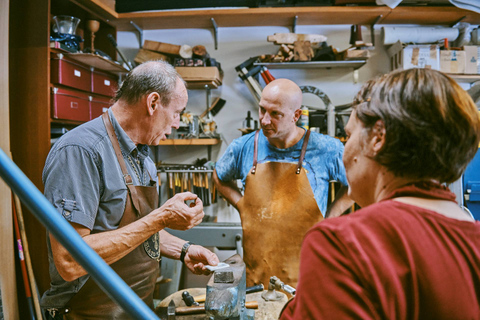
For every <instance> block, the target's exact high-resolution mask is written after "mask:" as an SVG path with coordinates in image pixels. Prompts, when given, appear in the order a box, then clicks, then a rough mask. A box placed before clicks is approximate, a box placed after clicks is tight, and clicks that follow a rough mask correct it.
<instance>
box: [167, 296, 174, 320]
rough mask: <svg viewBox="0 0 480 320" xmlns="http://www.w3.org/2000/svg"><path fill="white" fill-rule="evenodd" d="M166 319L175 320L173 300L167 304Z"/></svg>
mask: <svg viewBox="0 0 480 320" xmlns="http://www.w3.org/2000/svg"><path fill="white" fill-rule="evenodd" d="M167 319H168V320H175V302H173V299H172V300H170V303H169V304H168V308H167Z"/></svg>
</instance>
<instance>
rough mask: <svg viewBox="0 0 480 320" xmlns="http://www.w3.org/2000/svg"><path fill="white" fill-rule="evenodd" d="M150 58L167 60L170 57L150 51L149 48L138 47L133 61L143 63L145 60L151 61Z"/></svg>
mask: <svg viewBox="0 0 480 320" xmlns="http://www.w3.org/2000/svg"><path fill="white" fill-rule="evenodd" d="M152 60H164V61H169V60H170V59H169V58H168V57H167V56H166V55H164V54H161V53H158V52H154V51H150V50H146V49H140V50H139V51H138V53H137V56H136V57H135V59H134V60H133V61H135V62H136V63H139V64H141V63H144V62H147V61H152Z"/></svg>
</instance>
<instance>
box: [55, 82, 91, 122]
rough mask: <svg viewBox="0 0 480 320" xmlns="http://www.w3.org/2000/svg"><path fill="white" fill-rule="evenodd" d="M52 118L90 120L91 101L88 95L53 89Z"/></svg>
mask: <svg viewBox="0 0 480 320" xmlns="http://www.w3.org/2000/svg"><path fill="white" fill-rule="evenodd" d="M52 118H54V119H63V120H75V121H88V120H90V101H89V96H88V95H87V94H86V93H83V92H78V91H74V90H67V89H61V88H53V89H52Z"/></svg>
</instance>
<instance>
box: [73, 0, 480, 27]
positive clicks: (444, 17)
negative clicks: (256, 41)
mask: <svg viewBox="0 0 480 320" xmlns="http://www.w3.org/2000/svg"><path fill="white" fill-rule="evenodd" d="M76 1H79V0H76ZM97 1H98V0H97ZM81 2H88V1H87V0H83V1H81ZM295 16H297V17H298V19H297V25H335V24H360V25H372V24H373V23H374V22H375V21H377V19H378V18H379V17H380V19H379V20H378V21H377V23H378V24H423V25H453V24H454V23H455V22H457V21H459V20H460V19H462V18H463V17H465V18H463V20H462V21H464V22H469V23H471V24H480V14H478V13H475V12H472V11H468V10H463V9H460V8H457V7H454V6H445V7H397V8H395V9H390V8H388V7H386V6H357V7H340V6H338V7H335V6H332V7H282V8H279V7H277V8H247V9H245V8H239V9H205V10H178V11H171V10H170V11H146V12H130V13H119V14H117V18H116V19H114V20H112V21H110V23H112V24H114V25H115V26H116V27H117V30H118V31H134V30H135V29H134V28H133V26H132V25H131V23H130V21H133V22H134V23H135V24H137V25H138V26H139V27H140V28H142V29H144V30H154V29H177V28H178V29H184V28H206V29H211V28H213V26H212V22H211V18H214V19H215V22H216V23H217V25H218V27H249V26H284V27H291V26H292V25H293V21H294V19H295Z"/></svg>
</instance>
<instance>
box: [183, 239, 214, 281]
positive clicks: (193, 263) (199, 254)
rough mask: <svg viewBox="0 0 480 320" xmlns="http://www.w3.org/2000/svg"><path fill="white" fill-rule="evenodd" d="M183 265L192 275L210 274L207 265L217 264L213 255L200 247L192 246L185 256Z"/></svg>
mask: <svg viewBox="0 0 480 320" xmlns="http://www.w3.org/2000/svg"><path fill="white" fill-rule="evenodd" d="M184 261H185V265H186V266H187V268H188V269H189V270H190V271H192V272H193V273H194V274H204V275H208V274H210V271H209V270H208V269H207V268H205V266H207V265H211V266H216V265H217V264H218V262H219V260H218V257H217V255H216V254H215V253H213V252H211V251H210V250H208V249H205V248H204V247H202V246H197V245H194V244H192V245H191V246H190V248H188V251H187V254H186V255H185V260H184Z"/></svg>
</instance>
